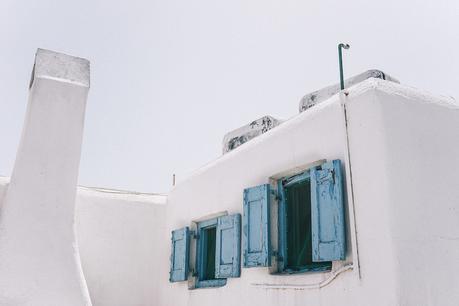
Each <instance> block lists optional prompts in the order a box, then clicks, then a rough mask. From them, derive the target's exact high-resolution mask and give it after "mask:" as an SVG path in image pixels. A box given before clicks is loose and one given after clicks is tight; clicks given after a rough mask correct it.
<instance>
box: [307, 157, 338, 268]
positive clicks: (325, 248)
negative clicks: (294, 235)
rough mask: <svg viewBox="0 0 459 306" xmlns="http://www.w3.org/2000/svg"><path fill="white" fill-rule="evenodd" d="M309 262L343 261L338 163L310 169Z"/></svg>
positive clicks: (332, 162)
mask: <svg viewBox="0 0 459 306" xmlns="http://www.w3.org/2000/svg"><path fill="white" fill-rule="evenodd" d="M311 205H312V207H311V215H312V220H311V221H312V222H311V223H312V260H313V261H314V262H322V261H333V260H343V259H344V258H345V256H346V240H345V227H344V196H343V178H342V175H341V161H339V160H334V161H331V162H327V163H325V164H323V165H321V166H318V167H315V168H312V169H311Z"/></svg>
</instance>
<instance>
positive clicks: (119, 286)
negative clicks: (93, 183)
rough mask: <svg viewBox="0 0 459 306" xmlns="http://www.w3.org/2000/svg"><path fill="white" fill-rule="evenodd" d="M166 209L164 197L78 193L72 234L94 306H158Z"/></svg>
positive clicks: (103, 191) (100, 191) (82, 189)
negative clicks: (76, 241)
mask: <svg viewBox="0 0 459 306" xmlns="http://www.w3.org/2000/svg"><path fill="white" fill-rule="evenodd" d="M165 203H166V196H165V195H155V194H142V193H133V192H127V191H117V190H107V189H94V188H85V187H80V188H79V189H78V195H77V206H76V231H77V238H78V245H79V249H80V255H81V262H82V266H83V271H84V275H85V277H86V282H87V284H88V288H89V293H90V296H91V300H92V302H93V304H94V305H97V306H131V305H132V306H154V305H158V304H157V301H158V297H159V296H160V290H161V286H160V284H161V279H160V278H159V277H158V269H159V268H158V264H159V263H160V262H161V261H160V255H161V254H162V252H161V250H160V249H161V248H162V247H163V245H164V244H163V243H161V242H162V239H163V237H164V235H165V223H166V218H165V212H166V207H165Z"/></svg>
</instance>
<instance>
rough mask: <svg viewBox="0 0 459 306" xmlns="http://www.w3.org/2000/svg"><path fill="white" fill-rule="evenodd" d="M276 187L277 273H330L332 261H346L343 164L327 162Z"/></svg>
mask: <svg viewBox="0 0 459 306" xmlns="http://www.w3.org/2000/svg"><path fill="white" fill-rule="evenodd" d="M277 188H278V189H277V199H278V220H277V221H278V224H277V229H278V243H277V245H278V249H277V250H276V251H277V254H276V260H277V265H276V271H277V272H278V273H288V274H291V273H301V272H310V271H329V270H331V268H332V261H337V260H344V259H345V247H346V241H345V224H344V195H343V194H344V190H343V177H342V175H341V162H340V161H339V160H334V161H330V162H326V163H323V164H322V165H320V166H317V167H313V168H311V169H306V170H304V171H303V172H299V173H296V174H294V175H290V176H285V177H282V178H280V179H278V180H277ZM244 205H245V202H244ZM244 212H245V210H244ZM244 221H245V219H244ZM249 225H250V222H249ZM244 231H245V225H244ZM244 237H245V236H244ZM258 239H259V241H261V239H260V238H258Z"/></svg>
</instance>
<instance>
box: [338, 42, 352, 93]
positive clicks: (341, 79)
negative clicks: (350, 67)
mask: <svg viewBox="0 0 459 306" xmlns="http://www.w3.org/2000/svg"><path fill="white" fill-rule="evenodd" d="M349 47H350V46H349V45H348V44H343V43H341V44H339V45H338V57H339V81H340V84H341V90H343V89H344V72H343V51H342V49H349Z"/></svg>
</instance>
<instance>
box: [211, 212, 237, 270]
mask: <svg viewBox="0 0 459 306" xmlns="http://www.w3.org/2000/svg"><path fill="white" fill-rule="evenodd" d="M216 240H217V241H216V242H217V245H216V252H215V277H216V278H229V277H239V276H240V275H241V215H240V214H234V215H229V216H223V217H219V218H218V223H217V239H216Z"/></svg>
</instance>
